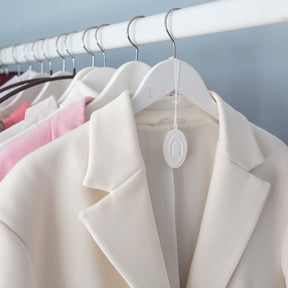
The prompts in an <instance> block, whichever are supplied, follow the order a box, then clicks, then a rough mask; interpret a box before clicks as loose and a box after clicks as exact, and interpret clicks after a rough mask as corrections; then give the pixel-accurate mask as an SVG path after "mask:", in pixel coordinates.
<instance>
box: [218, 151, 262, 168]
mask: <svg viewBox="0 0 288 288" xmlns="http://www.w3.org/2000/svg"><path fill="white" fill-rule="evenodd" d="M216 152H217V153H219V154H220V155H221V156H223V157H224V158H226V159H227V160H229V161H231V162H233V163H234V164H235V165H237V166H238V167H239V168H241V169H243V170H245V171H247V172H250V170H252V169H253V168H254V167H256V166H258V165H256V166H253V167H252V168H249V169H247V168H246V167H244V166H243V165H241V164H240V163H239V162H237V161H236V160H234V159H233V158H232V156H231V155H229V154H228V153H225V152H224V151H223V150H222V149H221V150H220V148H219V147H217V148H216Z"/></svg>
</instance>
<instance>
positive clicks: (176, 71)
mask: <svg viewBox="0 0 288 288" xmlns="http://www.w3.org/2000/svg"><path fill="white" fill-rule="evenodd" d="M172 58H173V59H174V129H175V131H177V130H178V122H177V118H178V115H177V114H178V113H177V105H178V103H179V99H178V96H179V91H178V86H179V76H180V61H179V60H178V59H176V58H174V57H172Z"/></svg>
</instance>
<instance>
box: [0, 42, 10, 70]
mask: <svg viewBox="0 0 288 288" xmlns="http://www.w3.org/2000/svg"><path fill="white" fill-rule="evenodd" d="M8 47H9V46H4V47H2V49H1V50H0V51H1V64H2V65H3V69H4V72H5V74H6V75H8V74H9V67H8V65H7V64H5V63H4V62H3V61H2V53H3V49H4V48H8Z"/></svg>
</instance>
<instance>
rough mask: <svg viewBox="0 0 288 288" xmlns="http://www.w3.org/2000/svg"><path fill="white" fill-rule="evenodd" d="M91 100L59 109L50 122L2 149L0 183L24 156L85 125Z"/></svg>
mask: <svg viewBox="0 0 288 288" xmlns="http://www.w3.org/2000/svg"><path fill="white" fill-rule="evenodd" d="M93 99H94V98H93V97H86V98H83V99H81V100H80V101H79V102H76V103H74V104H73V105H71V106H69V107H68V108H65V109H61V110H60V111H58V113H56V115H54V116H53V117H52V119H51V120H49V121H47V122H45V123H43V124H41V125H39V126H38V127H37V126H36V127H34V129H33V130H32V131H30V132H28V133H26V134H24V135H23V136H20V137H19V138H17V140H16V141H13V142H12V143H10V144H9V145H6V146H5V147H4V148H2V149H1V150H0V163H2V164H1V167H0V181H2V179H3V178H4V177H5V176H6V175H7V173H8V172H9V171H10V170H11V169H12V168H13V166H14V165H15V164H16V163H17V162H19V161H20V160H21V159H22V158H24V157H25V156H26V155H28V154H30V153H31V152H33V151H34V150H36V149H38V148H40V147H41V146H44V145H45V144H48V143H49V142H51V141H54V140H55V139H57V138H58V137H60V136H62V135H64V134H66V133H68V132H69V131H71V130H73V129H75V128H77V127H79V126H81V125H82V124H83V123H85V122H86V116H85V107H86V104H88V103H89V102H91V101H92V100H93Z"/></svg>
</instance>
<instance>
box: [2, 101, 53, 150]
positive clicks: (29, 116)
mask: <svg viewBox="0 0 288 288" xmlns="http://www.w3.org/2000/svg"><path fill="white" fill-rule="evenodd" d="M57 109H58V106H57V103H56V101H55V98H54V97H53V96H50V97H49V98H47V99H45V100H43V101H41V102H39V103H38V104H36V105H34V106H31V107H29V108H28V109H27V110H26V111H25V119H24V120H23V121H20V122H19V123H17V124H15V125H13V126H11V127H9V128H8V129H6V130H4V131H3V132H1V133H0V149H2V148H3V147H5V146H6V145H8V144H9V143H11V142H12V141H15V140H16V139H17V138H19V137H20V136H22V135H24V134H26V133H27V132H28V131H31V130H32V129H34V128H35V127H37V126H38V125H40V124H41V123H43V122H45V121H47V120H48V119H50V118H51V117H52V116H53V115H54V114H55V113H54V112H55V111H57Z"/></svg>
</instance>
